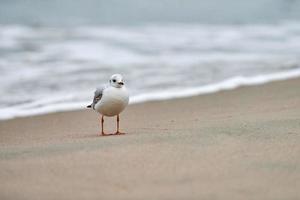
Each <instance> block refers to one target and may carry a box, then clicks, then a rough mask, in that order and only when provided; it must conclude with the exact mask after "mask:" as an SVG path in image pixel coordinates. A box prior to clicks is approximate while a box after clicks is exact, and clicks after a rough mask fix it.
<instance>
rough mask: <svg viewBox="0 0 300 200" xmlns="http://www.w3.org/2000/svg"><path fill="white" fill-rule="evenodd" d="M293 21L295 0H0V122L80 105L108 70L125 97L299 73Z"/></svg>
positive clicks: (299, 42) (298, 38) (298, 35)
mask: <svg viewBox="0 0 300 200" xmlns="http://www.w3.org/2000/svg"><path fill="white" fill-rule="evenodd" d="M299 20H300V1H299V0H253V1H242V0H152V1H146V0H110V1H104V0H76V1H73V0H51V1H50V0H44V1H41V0H0V74H1V78H0V93H1V94H0V95H1V98H0V119H7V118H12V117H15V116H27V115H34V114H41V113H48V112H54V111H64V110H72V109H80V108H84V107H85V106H86V105H85V104H87V103H89V101H90V100H91V98H92V97H93V91H94V89H95V88H96V87H97V86H98V85H100V84H102V83H105V82H107V81H108V79H109V77H110V76H111V75H112V74H114V73H121V74H123V76H124V77H125V81H126V84H127V87H129V88H130V92H131V96H132V98H131V101H132V102H142V101H147V100H159V99H168V98H174V97H180V96H189V95H197V94H201V93H205V92H212V91H217V90H220V89H222V88H230V87H233V86H238V85H241V84H245V83H253V84H255V81H256V80H257V81H258V82H263V81H264V80H266V81H267V80H268V77H270V76H272V75H274V76H275V75H276V76H280V74H282V75H284V74H286V73H290V74H293V73H299V70H300V22H299ZM247 80H248V82H247Z"/></svg>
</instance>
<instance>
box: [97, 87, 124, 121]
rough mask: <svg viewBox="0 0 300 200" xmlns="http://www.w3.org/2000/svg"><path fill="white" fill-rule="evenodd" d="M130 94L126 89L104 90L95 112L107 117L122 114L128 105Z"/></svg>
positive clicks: (113, 88) (112, 88)
mask: <svg viewBox="0 0 300 200" xmlns="http://www.w3.org/2000/svg"><path fill="white" fill-rule="evenodd" d="M128 101H129V94H128V91H127V89H126V88H125V87H122V88H115V87H108V88H106V89H104V91H103V95H102V98H101V100H100V101H99V102H98V103H97V104H96V105H95V110H96V111H98V112H99V113H100V114H102V115H105V116H109V117H111V116H115V115H118V114H120V113H121V112H122V111H123V110H124V109H125V107H126V106H127V105H128Z"/></svg>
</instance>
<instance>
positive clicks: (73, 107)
mask: <svg viewBox="0 0 300 200" xmlns="http://www.w3.org/2000/svg"><path fill="white" fill-rule="evenodd" d="M299 77H300V70H299V69H293V70H288V71H284V72H276V73H271V74H265V75H256V76H251V77H244V76H235V77H231V78H228V79H225V80H223V81H220V82H216V83H211V84H207V85H203V86H200V87H190V88H186V89H185V90H173V91H164V92H161V91H160V92H159V91H158V92H153V93H144V94H139V95H136V96H133V97H131V98H130V104H140V103H147V102H153V101H165V100H174V99H181V98H189V97H195V96H199V95H207V94H212V93H216V92H220V91H227V90H234V89H237V88H239V87H244V86H258V85H262V84H268V83H272V82H276V81H284V80H289V79H295V78H299ZM91 98H92V96H91ZM48 103H50V102H48ZM89 103H90V101H87V102H76V103H62V104H56V105H55V104H50V105H43V106H41V107H40V108H35V109H34V108H33V109H32V110H30V109H29V110H22V109H21V110H20V108H18V109H19V110H14V109H13V108H3V109H2V110H0V121H5V120H9V119H15V118H18V117H31V116H41V115H45V114H50V113H57V112H70V111H79V110H84V109H85V106H83V105H86V104H89ZM33 104H36V102H35V103H33ZM1 112H2V114H1ZM5 112H8V113H9V114H4V113H5Z"/></svg>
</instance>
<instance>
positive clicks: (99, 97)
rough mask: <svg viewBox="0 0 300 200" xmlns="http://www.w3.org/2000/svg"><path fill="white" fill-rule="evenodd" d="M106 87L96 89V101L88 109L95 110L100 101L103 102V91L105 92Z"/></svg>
mask: <svg viewBox="0 0 300 200" xmlns="http://www.w3.org/2000/svg"><path fill="white" fill-rule="evenodd" d="M104 88H105V87H104V86H102V87H99V88H97V89H96V91H95V94H94V99H93V103H92V104H91V105H89V106H87V107H88V108H93V109H94V110H95V105H96V104H97V103H98V101H100V100H101V98H102V94H103V90H104Z"/></svg>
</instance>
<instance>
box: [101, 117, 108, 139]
mask: <svg viewBox="0 0 300 200" xmlns="http://www.w3.org/2000/svg"><path fill="white" fill-rule="evenodd" d="M101 135H102V136H105V135H107V134H105V133H104V117H103V115H101Z"/></svg>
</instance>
